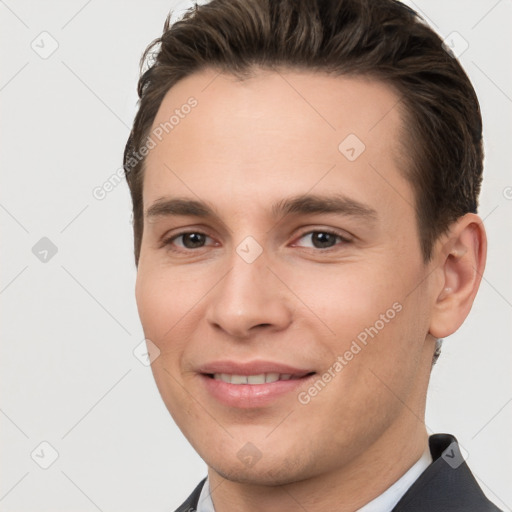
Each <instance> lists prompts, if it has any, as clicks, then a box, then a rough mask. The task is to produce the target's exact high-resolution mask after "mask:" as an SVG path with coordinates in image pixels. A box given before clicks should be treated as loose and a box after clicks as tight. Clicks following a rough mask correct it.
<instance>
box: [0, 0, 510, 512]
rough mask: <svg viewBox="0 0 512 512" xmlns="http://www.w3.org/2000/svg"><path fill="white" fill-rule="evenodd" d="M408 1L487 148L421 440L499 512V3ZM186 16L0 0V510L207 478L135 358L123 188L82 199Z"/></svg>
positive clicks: (135, 494)
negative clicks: (158, 46) (468, 265)
mask: <svg viewBox="0 0 512 512" xmlns="http://www.w3.org/2000/svg"><path fill="white" fill-rule="evenodd" d="M408 3H409V4H410V5H411V6H412V7H414V8H416V9H418V10H419V11H421V12H422V13H423V15H424V17H425V19H427V20H428V21H429V23H430V24H431V25H432V26H433V27H434V28H435V29H436V30H437V31H438V32H439V33H440V34H441V35H442V36H443V37H446V36H450V37H449V40H450V41H451V44H453V45H454V46H455V50H456V51H457V52H461V51H463V50H464V51H463V53H462V54H461V57H460V59H461V62H462V64H463V66H464V67H465V69H466V70H467V72H468V74H469V75H470V77H471V79H472V81H473V84H474V86H475V88H476V91H477V93H478V95H479V98H480V101H481V106H482V112H483V117H484V127H485V148H486V164H485V179H484V187H483V192H482V196H481V207H480V213H481V215H482V217H484V218H485V225H486V227H487V231H488V236H489V258H488V263H487V269H486V272H485V275H484V280H483V282H482V285H481V289H480V292H479V295H478V297H477V300H476V303H475V305H474V307H473V310H472V312H471V314H470V317H469V318H468V320H467V321H466V323H465V324H464V326H463V327H462V328H461V329H460V330H459V331H458V332H457V333H456V334H455V335H453V336H451V337H450V338H448V339H446V340H445V343H444V347H443V353H442V356H441V359H440V360H439V363H438V365H437V366H436V367H435V369H434V371H433V375H432V381H431V386H430V392H429V401H428V408H427V419H426V424H427V427H428V430H429V431H430V432H450V433H453V434H455V435H456V436H457V438H458V440H459V441H460V443H461V445H462V446H463V448H465V450H467V453H468V463H469V465H470V467H471V469H472V471H473V473H474V474H475V476H476V477H477V479H478V481H479V483H480V484H481V486H482V487H483V489H484V491H485V492H486V493H487V494H488V495H489V497H491V499H492V500H494V501H495V502H496V503H497V504H498V505H499V506H500V507H501V508H503V509H504V510H512V489H511V486H510V474H511V466H512V464H511V462H512V440H511V436H510V431H511V425H512V379H511V378H510V368H511V359H512V358H511V354H512V344H511V339H512V328H511V322H510V318H511V312H512V273H511V272H510V262H511V261H512V245H511V241H510V237H511V233H512V229H511V228H512V223H511V219H512V188H511V187H512V175H511V171H510V169H511V164H512V162H511V153H510V140H511V125H512V121H511V119H512V116H511V114H512V73H511V68H510V62H509V54H510V48H511V45H512V36H511V32H510V30H509V29H510V24H511V21H512V20H511V19H512V3H511V2H510V0H499V1H498V0H478V1H476V0H475V1H468V0H457V1H455V0H451V1H446V0H442V1H441V0H436V1H433V0H429V1H427V0H422V1H420V0H416V1H415V2H412V1H409V2H408ZM190 5H191V3H190V2H188V1H186V2H185V1H183V2H172V1H163V0H150V1H145V2H142V1H138V2H136V1H120V0H115V1H114V0H109V1H100V0H89V1H85V0H72V1H70V0H68V1H56V0H52V1H45V2H35V1H24V0H18V1H16V0H5V1H0V16H1V26H0V52H1V74H0V101H1V108H2V114H1V135H0V136H1V139H0V140H1V149H0V151H1V172H2V187H1V189H0V222H1V225H2V244H1V251H2V266H1V275H0V300H1V306H2V313H3V316H2V344H1V349H0V350H1V353H0V379H1V389H2V393H1V395H0V396H1V398H0V429H1V443H2V446H1V450H2V465H1V473H0V475H1V476H0V510H1V511H7V510H9V511H16V512H20V511H32V512H34V511H52V512H55V511H60V510H62V511H64V510H66V511H69V510H73V511H94V510H101V511H124V512H129V511H140V510H146V511H150V510H153V511H164V510H166V511H172V510H174V508H175V507H176V506H177V505H179V504H180V503H181V502H182V501H183V500H184V499H185V497H186V496H187V495H188V494H189V493H190V492H191V490H192V489H193V487H194V486H195V485H196V484H197V482H198V481H199V480H200V479H201V478H202V477H203V476H205V475H206V466H205V464H204V463H203V461H202V460H201V459H200V458H199V457H198V455H197V454H196V453H195V452H194V451H193V450H192V448H191V447H190V446H189V445H188V443H187V441H186V440H185V438H184V437H183V436H182V434H181V433H180V431H179V430H178V429H177V427H176V426H175V425H174V423H173V421H172V419H171V417H170V416H169V414H168V412H167V410H166V409H165V407H164V405H163V403H162V402H161V399H160V396H159V394H158V391H157V388H156V386H155V384H154V382H153V378H152V375H151V372H150V369H149V367H146V366H144V365H143V364H142V363H141V362H140V361H139V360H138V359H137V358H136V357H135V355H134V353H133V351H134V349H135V348H136V347H137V346H138V345H139V344H140V342H141V341H142V340H143V333H142V328H141V326H140V323H139V320H138V316H137V310H136V305H135V299H134V282H135V275H136V269H135V264H134V261H133V243H132V226H131V223H130V222H131V204H130V199H129V193H128V188H127V186H126V183H125V182H124V180H122V181H121V183H119V185H117V186H116V187H115V188H114V189H113V190H112V191H110V192H109V193H108V194H107V195H106V197H105V198H104V199H103V200H98V199H96V198H95V197H94V196H93V190H94V189H95V188H96V187H99V186H102V184H104V183H105V182H106V181H108V180H109V179H110V178H111V177H112V175H116V174H117V173H119V170H120V167H121V163H122V152H123V149H124V144H125V142H126V139H127V136H128V133H129V128H130V126H131V122H132V119H133V116H134V113H135V107H136V99H137V98H136V95H135V88H136V81H137V77H138V61H139V58H140V56H141V53H142V51H143V49H144V48H145V47H146V45H147V44H148V43H149V42H150V41H152V40H153V39H154V38H156V37H158V36H159V35H160V33H161V29H162V26H163V23H164V20H165V17H166V15H167V13H168V12H169V10H170V9H171V8H172V9H176V16H179V15H180V14H181V13H182V11H183V9H185V8H188V7H189V6H190ZM453 32H456V33H457V34H453ZM42 33H43V34H42ZM56 45H58V47H56ZM466 45H467V48H466ZM53 50H54V51H53ZM52 51H53V53H51V52H52ZM44 237H46V238H47V239H48V240H49V241H50V242H49V241H48V240H43V241H41V239H42V238H44ZM37 244H39V245H37ZM34 246H35V249H34ZM55 250H56V251H57V252H56V253H55V254H53V253H54V252H55ZM45 251H48V252H45ZM41 258H42V259H43V260H44V259H45V258H46V261H41ZM43 442H45V443H49V444H43V445H41V443H43ZM54 450H55V451H54ZM57 454H58V458H56V460H55V461H54V462H53V459H54V458H55V456H56V455H57ZM52 462H53V463H52ZM50 463H51V465H49V464H50ZM41 465H43V466H45V465H49V467H48V468H47V469H43V468H42V467H41Z"/></svg>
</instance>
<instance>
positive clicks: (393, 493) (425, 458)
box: [197, 444, 432, 512]
mask: <svg viewBox="0 0 512 512" xmlns="http://www.w3.org/2000/svg"><path fill="white" fill-rule="evenodd" d="M430 464H432V455H431V454H430V449H429V447H428V444H427V447H426V449H425V451H424V452H423V455H422V456H421V457H420V459H419V460H418V461H417V462H416V463H415V464H414V465H413V466H412V467H411V468H410V469H408V470H407V471H406V472H405V473H404V474H403V475H402V476H401V477H400V478H399V479H398V480H397V481H396V482H395V483H394V484H393V485H391V487H388V488H387V489H386V490H385V491H384V492H383V493H382V494H381V495H379V496H377V497H376V498H375V499H373V500H372V501H370V502H369V503H367V504H366V505H365V506H364V507H362V508H360V509H358V510H357V511H356V512H390V510H393V508H394V506H395V505H396V504H397V503H398V502H399V501H400V499H401V498H402V496H403V495H404V494H405V493H406V492H407V490H408V489H409V487H411V485H412V484H413V483H414V482H416V480H417V479H418V478H419V476H420V475H421V474H422V473H423V471H425V469H427V467H428V466H429V465H430ZM197 512H215V509H214V508H213V501H212V497H211V494H210V485H209V483H208V478H207V479H206V481H205V483H204V485H203V488H202V489H201V494H200V495H199V501H198V504H197Z"/></svg>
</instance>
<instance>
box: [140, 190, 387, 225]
mask: <svg viewBox="0 0 512 512" xmlns="http://www.w3.org/2000/svg"><path fill="white" fill-rule="evenodd" d="M322 213H335V214H341V215H346V216H349V217H355V218H359V219H362V220H366V221H375V220H376V219H377V212H376V211H375V210H374V209H373V208H371V207H370V206H368V205H365V204H363V203H361V202H359V201H356V200H354V199H351V198H349V197H346V196H344V195H342V194H332V195H319V194H301V195H297V196H292V197H289V198H286V199H282V200H280V201H278V202H277V203H275V204H273V205H272V207H271V214H272V216H273V217H274V218H278V217H281V216H286V215H293V214H296V215H301V214H302V215H306V214H322ZM174 215H183V216H193V217H201V218H208V217H212V218H216V219H219V218H220V216H219V215H218V213H217V212H216V211H215V209H214V208H213V207H212V206H210V205H209V204H208V203H206V202H203V201H197V200H194V199H186V198H180V197H176V198H161V199H158V200H156V201H155V202H154V203H153V204H152V205H151V206H150V207H149V208H148V209H147V210H146V218H148V219H152V218H157V217H167V216H174Z"/></svg>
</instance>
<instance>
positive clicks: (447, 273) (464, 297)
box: [429, 213, 487, 338]
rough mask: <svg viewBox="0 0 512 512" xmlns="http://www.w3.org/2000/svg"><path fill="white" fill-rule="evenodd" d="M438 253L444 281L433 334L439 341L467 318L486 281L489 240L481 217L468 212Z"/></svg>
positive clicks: (439, 290) (437, 248)
mask: <svg viewBox="0 0 512 512" xmlns="http://www.w3.org/2000/svg"><path fill="white" fill-rule="evenodd" d="M434 252H435V254H434V255H433V259H434V260H436V263H435V264H436V266H437V272H439V273H440V279H439V280H438V281H437V283H438V284H437V289H436V290H435V296H434V298H435V304H434V307H433V309H432V316H431V322H430V330H429V332H430V334H431V335H432V336H434V337H435V338H445V337H446V336H449V335H450V334H453V333H454V332H455V331H456V330H457V329H458V328H459V327H460V326H461V325H462V323H463V322H464V320H465V319H466V317H467V315H468V313H469V311H470V310H471V306H472V305H473V301H474V300H475V296H476V292H477V291H478V288H479V286H480V281H481V280H482V274H483V272H484V268H485V259H486V256H487V237H486V234H485V228H484V225H483V222H482V220H481V219H480V217H479V216H478V215H475V214H473V213H468V214H466V215H464V216H463V217H461V218H460V219H459V220H457V221H456V222H454V223H453V225H452V226H451V227H450V230H449V232H448V233H447V234H446V235H443V236H442V237H441V238H440V240H438V243H437V244H436V246H435V248H434Z"/></svg>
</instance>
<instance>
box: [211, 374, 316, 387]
mask: <svg viewBox="0 0 512 512" xmlns="http://www.w3.org/2000/svg"><path fill="white" fill-rule="evenodd" d="M314 374H315V372H308V373H302V374H292V373H276V372H269V373H258V374H253V375H237V374H230V373H207V374H205V375H206V376H207V377H209V378H210V379H214V380H220V381H222V382H226V383H228V384H235V385H240V384H249V385H258V384H268V383H272V382H278V381H286V380H299V379H302V378H304V377H309V376H311V375H314Z"/></svg>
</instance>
